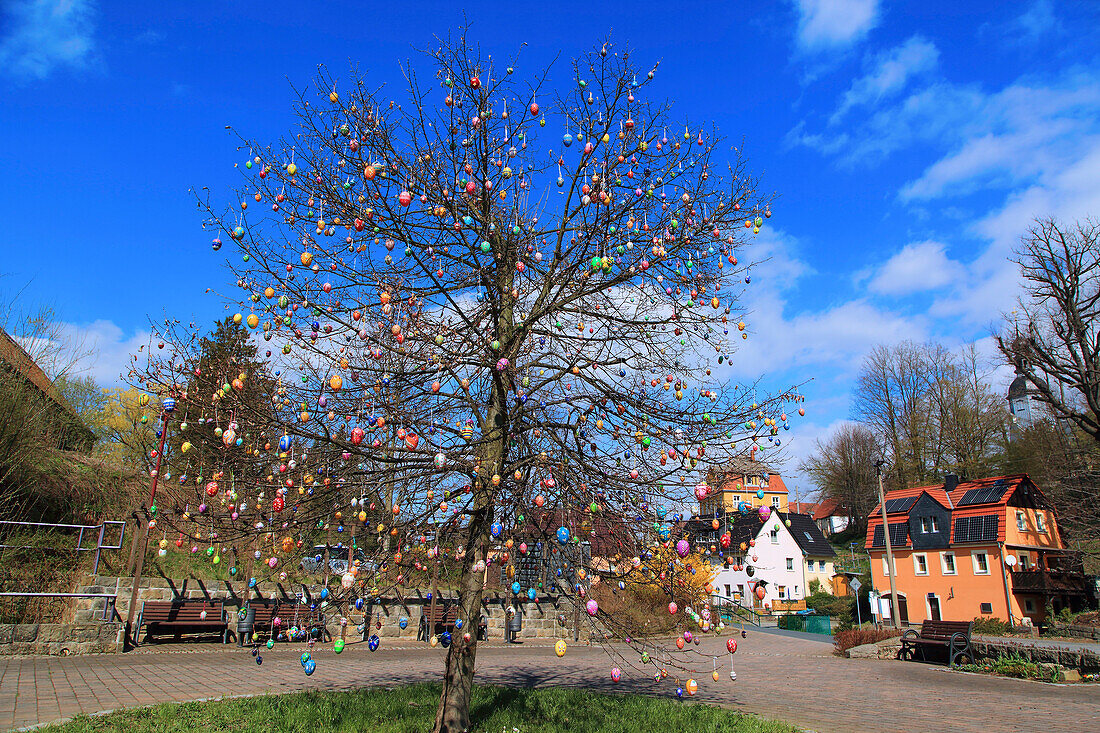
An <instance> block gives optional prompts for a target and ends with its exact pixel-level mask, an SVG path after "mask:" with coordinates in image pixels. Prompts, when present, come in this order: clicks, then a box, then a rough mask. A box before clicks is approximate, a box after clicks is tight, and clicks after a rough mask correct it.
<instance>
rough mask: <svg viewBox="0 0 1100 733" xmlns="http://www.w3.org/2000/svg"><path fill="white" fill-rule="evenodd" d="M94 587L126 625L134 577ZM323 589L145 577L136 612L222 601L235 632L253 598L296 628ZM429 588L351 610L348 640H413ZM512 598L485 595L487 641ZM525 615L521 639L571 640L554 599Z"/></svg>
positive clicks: (532, 604)
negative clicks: (111, 599)
mask: <svg viewBox="0 0 1100 733" xmlns="http://www.w3.org/2000/svg"><path fill="white" fill-rule="evenodd" d="M91 582H92V583H94V584H93V585H88V586H84V587H83V588H81V592H84V593H116V594H117V601H116V605H115V618H116V619H117V620H121V621H125V620H126V616H127V613H128V611H129V603H130V595H131V593H132V592H133V579H132V578H114V577H107V576H95V577H94V578H93V579H92V580H91ZM321 590H322V588H321V586H319V585H311V586H302V585H294V584H287V583H269V582H262V583H258V584H257V585H256V587H255V588H254V589H252V590H251V591H248V589H247V587H246V584H245V583H244V582H243V581H235V582H228V581H220V580H195V579H189V580H167V579H164V578H143V579H142V581H141V587H140V588H139V589H138V611H139V612H140V610H141V604H142V603H144V602H145V601H169V600H173V599H174V598H190V599H199V598H207V599H210V600H215V599H220V600H222V601H223V602H224V604H225V606H226V608H227V609H228V612H229V613H230V625H229V628H230V629H231V630H234V631H235V630H236V618H235V614H236V612H237V611H238V610H239V609H240V608H241V606H243V605H244V603H245V602H246V601H247V600H248V599H249V598H264V599H277V600H278V601H280V603H281V604H285V608H284V609H283V610H282V611H280V614H279V615H280V617H281V618H282V620H283V622H284V624H285V626H286V627H289V626H291V625H293V624H294V620H295V614H294V612H293V607H294V605H295V604H296V603H298V602H300V600H299V599H301V598H305V599H307V600H308V601H311V602H315V603H318V604H319V605H321V606H322V608H323V607H324V606H325V605H326V604H325V602H324V601H321V598H320V593H321ZM428 595H429V593H428V590H427V589H412V590H407V591H406V592H405V594H404V596H403V597H402V598H383V599H379V602H377V603H374V604H369V603H368V604H367V605H365V606H364V607H363V609H362V610H361V611H354V610H353V611H352V613H351V615H350V616H349V617H348V631H347V637H348V639H349V640H350V639H353V638H356V637H357V636H358V629H357V628H356V627H358V626H359V625H360V624H362V623H364V620H365V619H366V618H369V619H370V622H369V623H370V628H371V631H370V632H369V633H377V634H378V635H379V636H382V637H389V638H406V639H415V638H416V636H417V631H418V629H419V625H420V619H421V616H422V615H423V613H424V608H425V607H427V606H428V605H429V604H430V603H431V601H430V600H429V597H428ZM455 596H456V594H454V593H451V592H448V591H442V592H440V594H439V598H438V599H437V602H438V601H439V600H453V599H454V598H455ZM104 603H105V601H104V599H85V600H81V601H79V602H78V604H77V611H76V618H77V620H78V621H89V622H90V621H92V620H93V619H98V618H100V617H101V616H102V613H103V605H104ZM510 603H511V600H510V598H507V597H504V596H500V595H496V594H487V595H486V597H485V599H484V600H483V606H482V613H483V615H484V616H485V621H486V626H487V630H488V638H489V639H503V638H504V626H505V622H506V609H507V607H508V605H510ZM518 605H519V608H520V609H521V610H520V612H521V614H522V616H523V629H522V631H520V633H519V634H518V638H521V639H524V638H526V639H549V638H559V637H566V636H568V637H569V638H572V636H573V621H574V616H573V609H572V606H571V605H569V604H568V603H559V601H558V600H557V599H556V598H552V597H549V596H543V597H540V598H538V599H537V600H536V601H527V602H524V603H522V604H518ZM559 613H565V614H566V623H565V626H562V625H561V624H560V623H559V621H558V614H559ZM402 618H404V619H406V620H407V621H408V624H407V625H406V628H405V629H401V627H400V621H401V619H402ZM326 621H327V622H328V628H329V633H330V634H332V635H333V636H339V635H340V625H339V616H338V614H336V613H331V614H326ZM379 624H380V626H379ZM589 630H590V626H589V624H588V623H587V615H585V619H582V620H581V622H580V628H579V632H580V633H581V634H583V635H584V637H585V638H587V637H588V633H589Z"/></svg>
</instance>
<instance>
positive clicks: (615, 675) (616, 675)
mask: <svg viewBox="0 0 1100 733" xmlns="http://www.w3.org/2000/svg"><path fill="white" fill-rule="evenodd" d="M622 678H623V671H622V670H621V669H619V668H618V667H612V668H611V681H612V682H618V681H619V680H621V679H622Z"/></svg>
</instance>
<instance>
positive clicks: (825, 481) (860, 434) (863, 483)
mask: <svg viewBox="0 0 1100 733" xmlns="http://www.w3.org/2000/svg"><path fill="white" fill-rule="evenodd" d="M881 455H882V446H881V443H880V441H879V439H878V437H877V436H876V435H875V433H874V432H873V431H872V430H871V429H870V428H868V427H867V426H866V425H861V424H859V423H846V424H844V425H841V426H840V427H839V428H837V430H835V431H834V432H833V433H832V434H831V435H829V436H828V437H827V438H825V439H824V440H818V441H816V442H815V443H814V452H813V453H812V454H811V455H810V456H809V457H808V458H806V459H804V460H803V461H802V462H801V464H800V465H799V470H800V471H802V472H803V473H805V474H806V475H808V476H809V477H810V478H811V479H813V481H814V483H815V484H816V485H817V487H818V488H819V489H820V492H821V498H822V499H833V500H835V501H836V502H837V504H838V505H839V506H840V507H841V508H843V509H845V510H847V511H848V513H849V516H851V517H852V525H851V526H854V527H855V528H856V529H858V530H860V531H863V530H866V529H867V515H868V514H869V513H870V512H871V510H872V509H873V508H874V507H875V504H876V503H877V502H878V483H877V482H878V479H877V475H876V473H875V461H876V460H878V458H879V457H880V456H881Z"/></svg>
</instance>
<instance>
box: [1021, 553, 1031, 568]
mask: <svg viewBox="0 0 1100 733" xmlns="http://www.w3.org/2000/svg"><path fill="white" fill-rule="evenodd" d="M1030 567H1031V556H1030V555H1028V554H1027V553H1022V554H1021V555H1020V570H1027V569H1028V568H1030Z"/></svg>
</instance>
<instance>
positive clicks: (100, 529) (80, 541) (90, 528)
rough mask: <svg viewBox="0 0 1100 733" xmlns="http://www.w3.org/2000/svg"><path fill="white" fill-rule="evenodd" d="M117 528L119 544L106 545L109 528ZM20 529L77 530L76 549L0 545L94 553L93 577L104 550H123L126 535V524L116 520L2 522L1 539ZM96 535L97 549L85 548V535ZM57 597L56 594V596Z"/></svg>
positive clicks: (1, 545) (0, 547) (0, 545)
mask: <svg viewBox="0 0 1100 733" xmlns="http://www.w3.org/2000/svg"><path fill="white" fill-rule="evenodd" d="M114 526H117V527H118V528H119V531H118V544H104V543H103V540H104V539H105V538H106V536H107V528H108V527H114ZM20 527H45V528H49V529H55V530H76V531H77V538H76V547H57V548H51V547H48V546H42V545H9V544H6V542H5V543H0V549H17V550H39V549H64V550H71V551H73V552H94V553H95V563H94V565H93V568H92V575H95V574H96V573H98V572H99V558H100V555H101V554H102V552H103V550H121V549H122V540H123V537H124V536H125V535H126V522H119V521H114V520H105V521H103V522H101V523H99V524H51V523H49V522H9V521H0V538H4V539H6V538H7V536H8V535H10V534H11V533H12V532H14V531H17V529H16V528H20ZM86 533H88V534H94V535H95V536H96V538H97V539H96V544H95V547H85V546H84V537H85V534H86ZM21 595H34V594H31V593H24V594H21ZM54 595H56V594H54Z"/></svg>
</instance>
